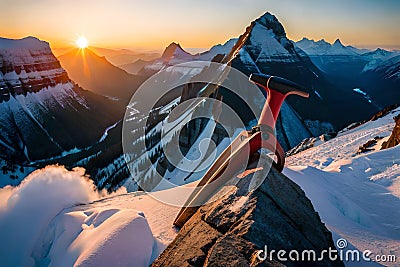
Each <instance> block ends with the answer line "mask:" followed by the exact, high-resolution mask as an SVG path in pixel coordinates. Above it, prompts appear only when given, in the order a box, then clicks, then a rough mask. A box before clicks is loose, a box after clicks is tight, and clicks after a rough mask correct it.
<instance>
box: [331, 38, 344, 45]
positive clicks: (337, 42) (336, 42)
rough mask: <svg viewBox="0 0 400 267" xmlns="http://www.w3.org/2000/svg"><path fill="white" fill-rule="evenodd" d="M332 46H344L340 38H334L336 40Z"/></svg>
mask: <svg viewBox="0 0 400 267" xmlns="http://www.w3.org/2000/svg"><path fill="white" fill-rule="evenodd" d="M333 46H344V45H343V44H342V42H341V41H340V39H336V41H335V42H334V43H333Z"/></svg>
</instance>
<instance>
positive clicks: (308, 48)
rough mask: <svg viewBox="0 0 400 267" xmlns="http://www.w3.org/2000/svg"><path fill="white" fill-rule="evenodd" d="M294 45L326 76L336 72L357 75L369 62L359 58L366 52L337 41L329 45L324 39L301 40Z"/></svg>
mask: <svg viewBox="0 0 400 267" xmlns="http://www.w3.org/2000/svg"><path fill="white" fill-rule="evenodd" d="M296 45H297V46H298V47H299V48H300V49H302V50H303V51H304V52H306V53H307V55H308V56H309V57H310V59H311V61H312V62H313V63H314V64H315V65H316V66H317V67H318V68H320V69H321V70H322V71H324V72H325V73H327V74H328V75H330V74H331V73H336V72H340V73H343V74H344V75H349V73H359V72H360V71H361V70H362V68H363V67H364V66H365V64H366V63H367V62H368V60H369V59H367V58H364V57H362V56H361V55H362V54H363V53H366V52H369V51H368V50H365V49H358V48H355V47H353V46H345V45H343V44H342V42H341V41H340V40H339V39H337V40H336V41H335V42H334V43H333V44H330V43H328V42H326V41H325V40H324V39H322V40H319V41H314V40H309V39H307V38H303V39H302V40H300V41H298V42H296Z"/></svg>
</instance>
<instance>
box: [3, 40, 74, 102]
mask: <svg viewBox="0 0 400 267" xmlns="http://www.w3.org/2000/svg"><path fill="white" fill-rule="evenodd" d="M0 69H1V71H0V101H8V100H9V99H10V96H15V95H19V94H26V93H28V92H38V91H40V90H41V89H43V88H47V87H49V86H52V87H54V86H55V85H56V84H59V83H63V84H64V83H67V82H69V78H68V75H67V73H66V72H65V70H64V69H63V68H62V67H61V65H60V63H59V62H58V60H57V59H56V58H55V56H54V55H53V53H52V51H51V49H50V46H49V44H48V43H47V42H44V41H40V40H39V39H36V38H34V37H27V38H24V39H20V40H12V39H4V38H1V39H0Z"/></svg>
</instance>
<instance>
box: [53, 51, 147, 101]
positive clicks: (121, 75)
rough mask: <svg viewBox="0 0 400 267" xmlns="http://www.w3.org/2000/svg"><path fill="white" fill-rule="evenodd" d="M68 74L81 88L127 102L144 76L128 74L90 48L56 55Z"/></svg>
mask: <svg viewBox="0 0 400 267" xmlns="http://www.w3.org/2000/svg"><path fill="white" fill-rule="evenodd" d="M58 59H59V61H60V63H61V66H62V67H63V68H64V69H65V70H66V71H67V72H68V74H69V76H70V77H71V78H72V80H74V81H75V82H77V83H78V84H79V85H81V86H82V87H83V88H85V89H87V90H90V91H93V92H95V93H97V94H100V95H104V96H109V97H114V98H118V99H122V100H124V101H125V103H126V102H127V100H129V99H130V98H131V97H132V95H133V93H134V92H135V90H136V89H137V88H138V87H139V86H140V84H142V83H143V82H144V80H145V79H146V77H142V76H138V75H133V74H129V73H127V72H126V71H124V70H122V69H120V68H118V67H116V66H114V65H112V64H111V63H110V62H109V61H108V60H107V59H106V58H105V57H100V56H98V55H97V54H96V53H95V52H94V51H92V49H90V48H86V49H79V48H76V49H73V50H71V51H69V52H68V53H66V54H64V55H61V56H59V57H58Z"/></svg>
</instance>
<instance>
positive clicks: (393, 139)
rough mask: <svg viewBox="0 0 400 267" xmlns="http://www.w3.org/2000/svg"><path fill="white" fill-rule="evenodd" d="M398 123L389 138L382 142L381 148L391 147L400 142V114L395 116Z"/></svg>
mask: <svg viewBox="0 0 400 267" xmlns="http://www.w3.org/2000/svg"><path fill="white" fill-rule="evenodd" d="M393 119H394V121H395V122H396V125H395V126H394V128H393V131H392V134H391V135H390V137H389V139H388V140H387V141H386V142H384V143H383V144H382V148H381V149H386V148H391V147H394V146H397V145H398V144H400V114H399V115H397V116H396V117H394V118H393Z"/></svg>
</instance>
